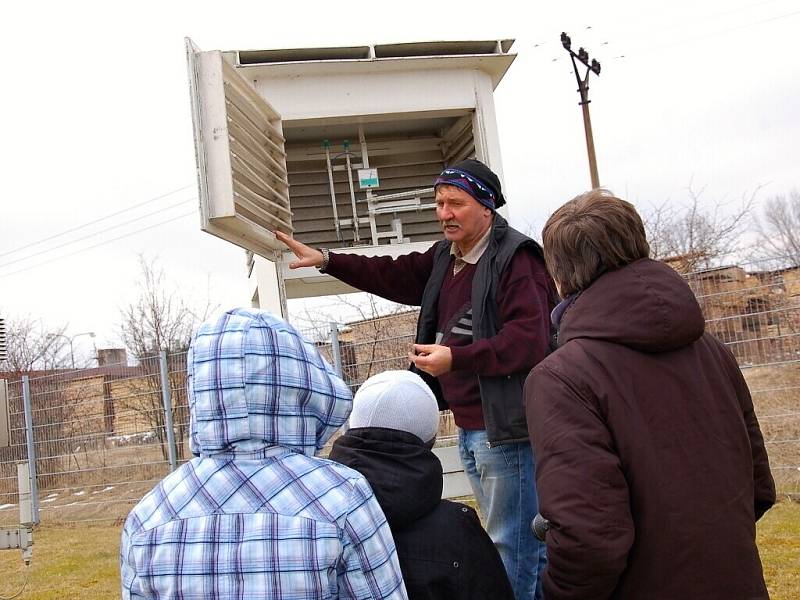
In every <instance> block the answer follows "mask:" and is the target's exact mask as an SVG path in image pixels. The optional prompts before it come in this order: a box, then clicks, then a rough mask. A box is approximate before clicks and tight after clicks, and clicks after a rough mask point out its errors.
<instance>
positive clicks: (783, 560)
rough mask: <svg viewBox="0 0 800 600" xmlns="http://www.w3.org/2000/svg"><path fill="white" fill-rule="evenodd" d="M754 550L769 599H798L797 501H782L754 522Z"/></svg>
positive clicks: (799, 539) (799, 513)
mask: <svg viewBox="0 0 800 600" xmlns="http://www.w3.org/2000/svg"><path fill="white" fill-rule="evenodd" d="M756 537H757V539H758V550H759V552H760V553H761V563H762V564H763V566H764V579H765V580H766V581H767V588H768V589H769V596H770V598H771V599H772V600H797V598H798V597H800V502H789V501H784V502H780V503H778V504H777V505H776V506H774V507H773V508H772V509H771V510H770V511H769V512H768V513H767V514H766V515H764V516H763V517H762V518H761V520H760V521H759V522H758V527H757V534H756Z"/></svg>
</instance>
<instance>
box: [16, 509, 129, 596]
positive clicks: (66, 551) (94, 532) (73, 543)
mask: <svg viewBox="0 0 800 600" xmlns="http://www.w3.org/2000/svg"><path fill="white" fill-rule="evenodd" d="M120 532H121V527H119V526H114V525H106V526H100V525H92V526H85V527H79V526H63V525H62V526H45V527H42V528H41V529H39V530H37V531H36V532H34V534H33V561H32V562H31V566H30V567H27V571H28V573H27V576H28V585H27V587H26V588H25V591H24V592H23V593H22V594H21V595H20V596H19V599H18V600H33V599H36V600H56V599H58V600H72V599H75V600H77V599H79V598H80V599H85V600H100V599H101V598H102V599H104V600H106V599H108V598H119V596H120V593H119V559H118V552H119V538H120ZM20 556H21V555H20V552H19V550H3V551H1V552H0V573H2V576H1V577H0V598H5V597H10V596H13V595H14V594H16V593H17V592H18V591H19V589H20V587H22V585H23V583H24V581H25V577H26V573H25V571H26V567H25V566H24V565H23V563H22V560H21V558H20Z"/></svg>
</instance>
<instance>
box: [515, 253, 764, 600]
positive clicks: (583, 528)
mask: <svg viewBox="0 0 800 600" xmlns="http://www.w3.org/2000/svg"><path fill="white" fill-rule="evenodd" d="M525 397H526V404H527V413H528V424H529V428H530V432H531V439H532V442H533V446H534V451H535V454H536V483H537V489H538V490H539V503H540V511H541V513H542V514H543V516H544V517H545V518H547V519H549V520H550V526H551V529H550V531H549V532H548V534H547V552H548V565H547V569H546V571H545V574H544V580H543V586H544V592H545V598H546V599H547V600H578V599H587V600H588V599H591V600H603V599H605V598H631V599H637V600H638V599H644V598H646V599H647V600H660V599H667V598H669V599H674V598H692V599H693V600H702V599H712V598H713V599H719V598H736V599H737V600H745V599H754V598H768V595H767V590H766V587H765V584H764V578H763V574H762V569H761V562H760V559H759V556H758V549H757V548H756V543H755V522H756V519H758V518H759V517H760V516H761V515H762V514H763V513H764V512H765V511H766V510H767V509H768V508H769V507H770V506H772V504H773V503H774V501H775V487H774V482H773V480H772V476H771V474H770V470H769V463H768V460H767V453H766V450H765V448H764V441H763V438H762V436H761V432H760V430H759V426H758V421H757V420H756V416H755V413H754V411H753V403H752V400H751V398H750V393H749V391H748V389H747V385H746V384H745V381H744V378H743V377H742V374H741V372H740V370H739V368H738V365H737V364H736V361H735V359H734V358H733V356H732V355H731V353H730V352H729V351H728V349H727V348H726V347H725V346H724V345H723V344H722V343H721V342H719V341H718V340H717V339H716V338H714V337H713V336H712V335H710V334H708V333H704V321H703V315H702V312H701V310H700V307H699V306H698V304H697V301H696V300H695V297H694V295H693V294H692V292H691V290H690V289H689V287H688V286H687V285H686V283H685V282H684V281H683V280H682V278H681V277H680V276H679V275H678V274H677V273H675V272H674V271H673V270H672V269H671V268H669V267H668V266H666V265H664V264H662V263H658V262H655V261H651V260H649V259H643V260H639V261H636V262H634V263H632V264H630V265H627V266H625V267H623V268H622V269H619V270H617V271H612V272H609V273H606V274H604V275H602V276H601V277H600V278H598V279H597V280H596V281H595V282H594V283H593V284H592V285H590V286H589V287H588V288H587V289H586V290H584V291H583V292H582V293H580V295H578V297H577V298H576V299H575V300H574V302H573V303H572V304H571V306H570V307H569V308H567V310H566V312H564V314H563V317H562V319H561V327H560V330H559V348H558V350H556V351H555V352H554V353H553V354H551V355H550V356H549V357H548V358H547V359H545V360H544V361H542V363H540V364H539V365H538V366H537V367H536V368H535V369H534V370H533V371H532V373H531V375H530V376H529V378H528V381H527V382H526V387H525Z"/></svg>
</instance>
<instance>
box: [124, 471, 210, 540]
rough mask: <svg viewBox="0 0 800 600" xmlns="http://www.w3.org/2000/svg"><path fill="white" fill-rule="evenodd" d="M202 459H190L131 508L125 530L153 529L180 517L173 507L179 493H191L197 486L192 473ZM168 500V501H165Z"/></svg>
mask: <svg viewBox="0 0 800 600" xmlns="http://www.w3.org/2000/svg"><path fill="white" fill-rule="evenodd" d="M200 461H201V459H198V458H195V459H193V460H190V461H188V462H186V463H184V464H183V465H181V466H180V467H179V468H178V469H176V470H175V471H173V472H172V473H170V474H169V475H167V476H166V477H164V479H162V480H161V481H159V482H158V483H157V484H156V485H155V486H154V487H153V488H152V489H151V490H150V491H149V492H147V493H146V494H145V495H144V496H143V497H142V499H141V500H139V502H138V503H136V505H135V506H134V507H133V509H131V511H130V513H128V517H127V518H126V519H125V530H126V531H127V532H128V533H129V534H134V533H136V532H139V531H144V530H148V529H153V528H155V527H159V526H161V525H163V524H164V523H166V522H168V521H170V520H172V519H174V518H176V517H178V515H177V514H176V512H175V510H174V509H173V508H172V506H173V502H174V501H175V499H176V495H177V494H179V493H180V494H182V495H191V494H193V493H194V492H195V491H196V489H197V486H196V485H194V482H196V481H197V479H196V478H195V477H193V476H192V473H193V472H194V471H195V468H196V467H197V465H198V463H199V462H200ZM165 500H168V502H165Z"/></svg>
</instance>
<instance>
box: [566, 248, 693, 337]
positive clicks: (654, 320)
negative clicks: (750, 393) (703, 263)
mask: <svg viewBox="0 0 800 600" xmlns="http://www.w3.org/2000/svg"><path fill="white" fill-rule="evenodd" d="M704 330H705V320H704V319H703V313H702V311H701V310H700V306H699V305H698V304H697V300H696V299H695V296H694V294H693V293H692V290H691V289H689V286H688V285H687V284H686V282H685V281H684V280H683V278H682V277H681V276H680V275H679V274H678V273H676V272H675V271H674V270H673V269H672V268H670V267H668V266H667V265H665V264H663V263H660V262H657V261H654V260H650V259H649V258H643V259H641V260H637V261H636V262H633V263H631V264H629V265H626V266H624V267H622V268H621V269H618V270H616V271H610V272H608V273H605V274H603V275H601V276H600V277H599V278H598V279H597V280H595V281H594V282H593V283H592V284H591V285H590V286H589V287H588V288H586V289H585V290H583V291H582V292H581V293H580V294H578V295H577V297H576V298H575V300H574V301H573V302H572V304H571V305H570V306H569V307H568V308H567V309H566V311H565V312H564V314H563V316H562V317H561V327H560V329H559V333H558V345H559V346H563V345H564V344H566V343H567V342H569V341H570V340H574V339H579V338H583V339H597V340H603V341H607V342H613V343H616V344H622V345H624V346H627V347H629V348H632V349H634V350H638V351H640V352H651V353H655V352H669V351H672V350H677V349H678V348H682V347H683V346H687V345H689V344H691V343H692V342H694V341H696V340H697V339H699V338H700V337H701V336H702V335H703V331H704Z"/></svg>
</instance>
